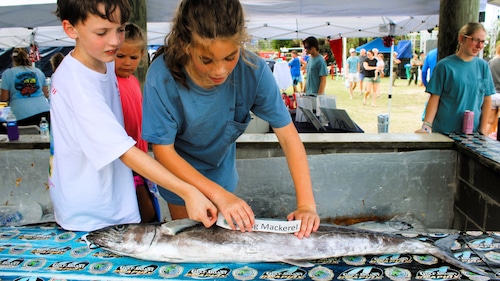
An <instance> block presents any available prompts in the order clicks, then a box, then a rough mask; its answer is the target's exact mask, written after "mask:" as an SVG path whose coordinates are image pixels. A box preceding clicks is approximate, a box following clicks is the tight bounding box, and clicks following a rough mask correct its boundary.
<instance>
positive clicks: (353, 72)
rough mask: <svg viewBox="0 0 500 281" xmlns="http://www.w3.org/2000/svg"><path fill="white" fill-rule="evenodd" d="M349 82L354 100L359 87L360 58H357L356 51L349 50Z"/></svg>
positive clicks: (350, 92) (350, 94)
mask: <svg viewBox="0 0 500 281" xmlns="http://www.w3.org/2000/svg"><path fill="white" fill-rule="evenodd" d="M346 62H347V80H348V81H349V96H350V98H351V99H352V97H353V93H354V89H356V86H357V85H358V80H359V68H360V66H359V58H358V57H357V56H356V49H354V48H351V49H350V50H349V58H347V61H346Z"/></svg>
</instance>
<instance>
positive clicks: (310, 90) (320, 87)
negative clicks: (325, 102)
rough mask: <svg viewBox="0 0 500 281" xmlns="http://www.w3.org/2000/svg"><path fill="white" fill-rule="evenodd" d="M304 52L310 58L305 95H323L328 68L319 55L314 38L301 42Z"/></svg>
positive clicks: (317, 44)
mask: <svg viewBox="0 0 500 281" xmlns="http://www.w3.org/2000/svg"><path fill="white" fill-rule="evenodd" d="M302 43H303V44H304V50H305V51H306V52H307V54H309V55H310V56H311V57H310V58H309V60H308V62H307V80H306V91H305V92H306V94H307V95H323V94H325V87H326V76H327V75H328V68H327V65H326V62H325V59H324V58H323V56H322V55H321V54H320V53H319V42H318V39H316V37H313V36H310V37H307V38H306V39H304V41H302Z"/></svg>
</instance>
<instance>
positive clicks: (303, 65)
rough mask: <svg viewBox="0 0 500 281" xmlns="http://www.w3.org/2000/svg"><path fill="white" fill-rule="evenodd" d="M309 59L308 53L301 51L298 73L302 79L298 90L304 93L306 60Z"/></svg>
mask: <svg viewBox="0 0 500 281" xmlns="http://www.w3.org/2000/svg"><path fill="white" fill-rule="evenodd" d="M308 60H309V55H308V54H307V53H306V52H305V51H304V52H302V56H300V74H301V79H302V83H301V87H302V88H301V89H300V92H301V93H304V92H305V90H306V83H305V80H306V78H307V76H306V75H307V72H306V70H307V61H308Z"/></svg>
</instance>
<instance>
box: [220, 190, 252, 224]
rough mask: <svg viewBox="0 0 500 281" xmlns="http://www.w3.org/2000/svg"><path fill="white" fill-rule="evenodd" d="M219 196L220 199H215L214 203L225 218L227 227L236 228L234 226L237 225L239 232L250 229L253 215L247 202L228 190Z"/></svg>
mask: <svg viewBox="0 0 500 281" xmlns="http://www.w3.org/2000/svg"><path fill="white" fill-rule="evenodd" d="M219 198H220V199H221V200H217V202H214V204H215V205H216V206H217V208H218V209H219V212H220V213H221V214H222V215H223V216H224V219H226V221H227V223H228V225H229V227H231V229H232V230H236V226H238V228H239V229H240V231H241V232H245V231H252V228H253V225H254V224H255V215H254V213H253V211H252V208H251V207H250V206H249V205H248V204H247V202H245V200H243V199H241V198H239V197H237V196H236V195H234V194H232V193H230V192H226V193H225V194H224V196H221V197H219ZM216 218H217V217H216Z"/></svg>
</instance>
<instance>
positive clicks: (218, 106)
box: [142, 53, 292, 204]
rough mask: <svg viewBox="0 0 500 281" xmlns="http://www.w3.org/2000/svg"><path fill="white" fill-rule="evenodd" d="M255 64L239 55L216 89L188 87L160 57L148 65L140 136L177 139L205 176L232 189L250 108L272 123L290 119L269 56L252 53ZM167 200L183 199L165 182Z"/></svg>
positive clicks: (182, 153) (279, 124) (276, 125)
mask: <svg viewBox="0 0 500 281" xmlns="http://www.w3.org/2000/svg"><path fill="white" fill-rule="evenodd" d="M249 59H250V61H251V62H252V63H253V64H254V65H255V66H251V65H248V64H246V63H245V62H244V61H243V58H242V57H241V55H240V58H239V61H238V63H237V64H236V67H235V68H234V70H233V72H232V73H231V74H230V75H229V77H228V78H227V80H226V82H224V83H223V84H221V85H219V86H216V87H214V88H212V89H204V88H201V87H199V86H198V85H196V84H195V83H194V82H193V81H192V80H191V79H190V78H189V76H188V80H187V83H188V85H189V88H190V90H188V89H186V88H185V87H184V86H182V85H181V84H180V83H178V82H177V81H175V80H174V78H173V77H172V74H171V72H170V70H169V69H167V67H166V64H165V62H164V60H163V56H161V57H158V58H157V59H155V60H154V61H153V63H152V64H151V66H150V67H149V70H148V73H147V76H146V83H145V88H144V98H143V124H142V137H143V139H145V140H146V141H148V142H150V143H153V144H163V145H168V144H172V143H173V144H174V145H175V149H176V151H177V153H179V155H180V156H181V157H183V158H184V159H185V160H186V161H187V162H189V163H190V164H191V165H192V166H193V167H194V168H195V169H196V170H198V171H199V172H200V173H202V174H203V175H204V176H206V177H207V178H209V179H211V180H213V181H214V182H216V183H218V184H219V185H221V186H222V187H224V188H226V189H227V190H229V191H234V190H235V189H236V187H237V183H238V175H237V171H236V139H237V138H238V137H239V136H240V135H241V134H242V133H243V132H244V131H245V129H246V127H247V126H248V124H249V122H250V120H251V117H250V111H252V112H253V113H255V115H257V116H259V117H260V118H262V119H264V120H266V121H267V122H269V124H270V125H271V127H273V128H281V127H284V126H286V125H288V124H289V123H290V122H291V121H292V119H291V116H290V113H289V112H288V109H287V108H286V107H285V104H284V102H283V100H282V99H281V94H280V89H279V88H278V85H277V84H276V80H275V79H274V76H273V74H272V72H271V70H270V69H269V67H268V66H267V65H266V63H265V61H264V60H262V59H260V58H259V57H257V56H256V55H254V54H251V53H249ZM160 193H161V194H162V196H163V197H165V199H167V201H168V202H171V203H173V204H184V202H183V201H182V199H181V198H180V197H178V196H176V195H175V194H173V193H171V192H168V191H167V190H165V189H163V188H161V189H160Z"/></svg>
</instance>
